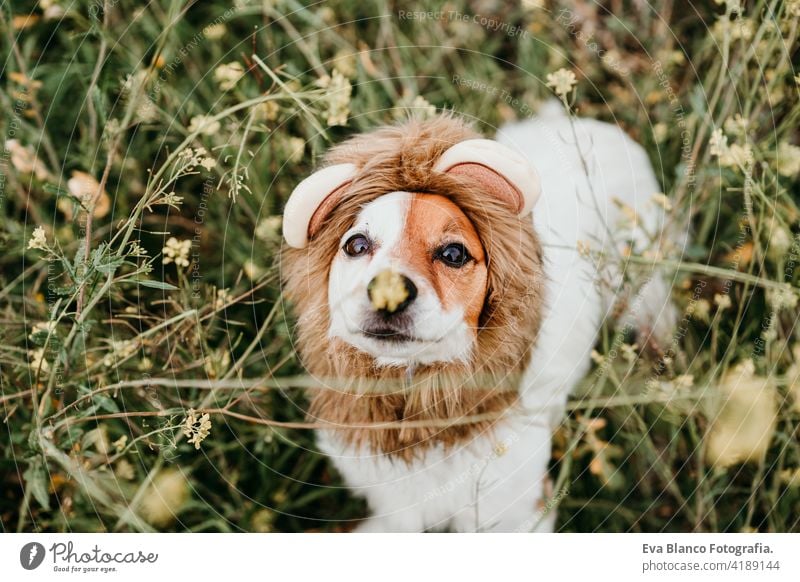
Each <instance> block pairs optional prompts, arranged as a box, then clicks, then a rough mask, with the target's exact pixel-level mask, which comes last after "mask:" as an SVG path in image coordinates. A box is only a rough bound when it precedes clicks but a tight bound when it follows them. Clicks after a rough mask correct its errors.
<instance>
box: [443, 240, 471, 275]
mask: <svg viewBox="0 0 800 582" xmlns="http://www.w3.org/2000/svg"><path fill="white" fill-rule="evenodd" d="M436 258H437V259H439V260H440V261H442V262H443V263H444V264H445V265H447V266H448V267H455V268H456V269H458V268H460V267H463V266H464V264H465V263H466V262H467V261H468V260H469V253H467V249H466V248H464V245H462V244H461V243H450V244H447V245H445V246H443V247H442V248H441V249H439V251H438V252H437V253H436Z"/></svg>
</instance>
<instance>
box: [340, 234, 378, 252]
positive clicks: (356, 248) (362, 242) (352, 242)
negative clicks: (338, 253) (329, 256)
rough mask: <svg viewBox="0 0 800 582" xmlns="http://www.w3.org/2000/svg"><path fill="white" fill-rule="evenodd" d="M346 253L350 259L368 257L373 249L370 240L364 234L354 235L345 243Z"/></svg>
mask: <svg viewBox="0 0 800 582" xmlns="http://www.w3.org/2000/svg"><path fill="white" fill-rule="evenodd" d="M342 248H343V249H344V252H345V253H346V254H347V256H349V257H360V256H362V255H366V254H367V253H368V252H369V251H370V248H371V245H370V242H369V239H368V238H367V237H365V236H364V235H363V234H354V235H353V236H351V237H350V238H349V239H347V242H346V243H344V247H342Z"/></svg>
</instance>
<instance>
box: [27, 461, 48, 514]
mask: <svg viewBox="0 0 800 582" xmlns="http://www.w3.org/2000/svg"><path fill="white" fill-rule="evenodd" d="M22 478H23V479H25V486H26V487H28V488H30V492H31V495H33V498H34V499H35V500H36V501H37V502H38V503H39V505H41V506H42V508H43V509H47V510H49V509H50V494H49V493H48V491H47V484H48V478H47V471H46V470H45V467H44V463H42V459H41V457H36V458H35V459H33V460H32V461H31V464H30V465H28V468H27V469H26V470H25V472H24V473H23V474H22Z"/></svg>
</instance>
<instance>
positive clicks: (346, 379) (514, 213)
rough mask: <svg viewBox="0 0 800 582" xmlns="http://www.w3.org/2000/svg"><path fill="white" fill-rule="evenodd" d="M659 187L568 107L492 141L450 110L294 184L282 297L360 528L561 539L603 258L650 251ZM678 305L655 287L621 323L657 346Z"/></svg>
mask: <svg viewBox="0 0 800 582" xmlns="http://www.w3.org/2000/svg"><path fill="white" fill-rule="evenodd" d="M659 190H660V189H659V186H658V182H657V181H656V178H655V176H654V173H653V170H652V167H651V165H650V162H649V160H648V158H647V156H646V154H645V152H644V150H643V149H642V148H641V147H640V146H639V145H637V144H636V143H635V142H634V141H633V140H631V139H630V138H629V137H628V136H627V135H626V134H625V133H624V132H623V131H622V130H621V129H619V128H618V127H617V126H614V125H610V124H606V123H601V122H598V121H594V120H590V119H576V118H570V117H569V116H568V115H566V114H565V113H564V112H563V109H562V108H561V107H560V105H559V104H548V105H546V106H545V107H544V108H543V110H542V111H541V112H540V113H539V115H538V116H537V117H536V118H533V119H530V120H527V121H524V122H520V123H516V124H512V125H509V126H507V127H504V128H502V129H501V130H500V131H499V132H498V135H497V137H496V140H489V139H485V138H483V137H482V136H481V135H479V134H478V133H477V132H476V131H475V130H474V129H473V128H472V126H471V125H470V124H469V123H468V122H466V121H465V120H464V119H462V118H460V117H459V116H457V115H455V114H453V113H444V114H439V115H437V116H436V117H434V118H432V119H427V120H419V119H409V120H408V121H406V122H404V123H400V124H398V125H394V126H387V127H382V128H378V129H376V130H374V131H371V132H368V133H365V134H360V135H356V136H355V137H352V138H350V139H349V140H347V141H345V142H343V143H341V144H339V145H337V146H335V147H333V148H332V149H330V150H329V151H328V153H327V155H326V156H325V159H324V162H323V164H322V166H321V168H320V169H318V170H317V171H316V172H314V173H313V174H312V175H310V176H309V177H307V178H306V179H304V180H303V181H302V182H300V183H299V184H298V185H297V186H296V188H295V189H294V191H293V192H292V194H291V196H290V198H289V200H288V201H287V203H286V207H285V212H284V219H283V232H284V238H285V241H286V245H285V247H284V251H283V252H282V258H281V269H282V277H283V282H284V292H285V296H286V297H287V298H288V299H289V300H290V301H291V302H292V304H293V307H294V310H295V312H296V315H297V326H296V345H297V349H298V351H299V354H300V357H301V359H302V362H303V364H304V366H305V367H306V368H307V370H308V372H309V373H310V374H312V375H313V376H314V377H316V378H317V379H318V380H319V383H320V386H319V389H318V390H313V391H312V392H311V394H310V407H309V417H310V418H311V419H312V420H313V421H314V422H316V423H322V425H323V428H322V429H320V430H319V431H318V444H319V447H320V450H321V451H322V452H323V453H324V454H326V455H328V456H329V457H330V458H331V460H332V461H333V464H334V465H335V466H336V468H337V469H338V470H339V472H340V473H341V475H342V477H343V478H344V480H345V482H346V483H347V485H348V486H349V487H350V488H351V489H352V491H353V492H354V493H355V494H356V495H360V496H363V497H365V498H366V500H367V502H368V506H369V508H370V511H371V514H370V517H368V518H367V519H366V520H364V521H362V522H360V524H359V525H358V526H357V528H356V531H360V532H421V531H436V530H450V531H470V532H475V531H518V532H519V531H552V530H553V527H554V523H555V521H554V520H555V512H554V511H548V508H549V507H551V506H552V505H553V502H554V500H553V499H552V496H553V494H554V493H553V492H552V491H551V490H550V489H551V485H550V484H549V479H548V470H547V466H548V461H549V459H550V448H551V435H552V432H553V430H554V428H555V427H557V425H558V424H559V423H560V421H561V419H562V416H563V414H564V410H565V405H566V400H567V396H568V395H569V393H570V391H571V390H572V388H573V387H574V386H575V384H576V383H577V382H578V381H579V380H580V379H581V378H583V377H584V376H585V375H586V374H587V372H588V371H589V369H590V366H591V357H590V356H591V351H592V349H593V346H594V344H595V341H596V338H597V334H598V330H599V329H600V326H601V325H602V322H603V321H604V319H605V318H607V317H610V316H611V315H610V314H611V313H612V312H613V311H614V310H618V308H619V302H620V299H621V295H622V293H621V290H622V289H624V288H625V285H623V282H622V281H623V279H624V273H622V271H621V270H620V269H619V268H617V267H614V266H613V264H612V265H610V266H599V265H598V261H597V260H596V257H598V256H601V255H611V254H613V253H614V252H622V251H621V250H620V249H623V250H624V249H625V248H627V252H630V251H631V250H632V249H633V251H634V252H640V251H641V250H642V249H643V248H644V247H646V246H648V245H650V246H652V245H653V243H654V242H655V244H656V245H658V244H659V238H660V237H661V236H662V235H663V231H664V222H665V219H664V212H663V209H662V208H659V207H658V205H656V204H653V203H652V202H651V201H650V199H651V197H652V196H653V195H654V194H656V193H657V192H659ZM631 211H633V212H635V213H636V219H635V220H634V221H633V222H635V224H633V225H631V224H623V223H624V220H625V217H626V216H628V217H630V215H631ZM629 222H630V221H629ZM621 225H622V226H621ZM623 226H624V228H623ZM587 247H588V249H589V251H588V252H587V250H586V248H587ZM601 272H602V273H601ZM603 273H604V274H605V276H606V280H607V281H610V283H608V284H606V285H605V287H604V286H602V285H599V284H598V283H597V281H598V278H599V277H600V276H601V275H602V274H603ZM669 294H670V290H669V286H668V285H667V284H666V283H665V280H664V278H663V276H661V275H660V274H658V273H655V274H653V275H652V276H650V277H649V278H648V279H647V281H646V283H645V284H644V285H643V286H642V287H641V288H640V289H638V290H636V292H635V293H634V295H635V297H627V298H626V300H628V302H629V305H631V304H633V305H634V306H635V308H629V309H628V312H627V313H626V314H624V315H623V316H622V317H621V318H620V321H622V322H627V323H626V324H627V325H630V326H631V329H635V330H639V331H640V332H643V333H647V334H653V335H656V336H664V335H665V334H666V333H668V331H669V330H670V329H671V327H672V325H673V324H674V320H675V313H674V309H673V308H672V306H671V303H670V299H669ZM632 299H635V301H632Z"/></svg>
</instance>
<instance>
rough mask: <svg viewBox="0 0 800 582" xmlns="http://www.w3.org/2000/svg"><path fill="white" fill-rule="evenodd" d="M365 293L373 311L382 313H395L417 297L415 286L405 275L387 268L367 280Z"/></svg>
mask: <svg viewBox="0 0 800 582" xmlns="http://www.w3.org/2000/svg"><path fill="white" fill-rule="evenodd" d="M367 295H369V300H370V302H371V303H372V306H373V307H374V308H375V311H378V312H379V313H382V314H383V315H395V314H397V313H400V312H402V311H403V310H405V309H406V308H407V307H408V306H409V305H411V303H412V302H413V301H414V299H416V298H417V286H416V285H414V282H413V281H412V280H411V279H409V278H408V277H406V276H405V275H401V274H400V273H397V272H396V271H392V270H391V269H387V270H385V271H382V272H380V273H378V274H377V275H376V276H375V277H374V278H373V279H372V281H370V282H369V285H367Z"/></svg>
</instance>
